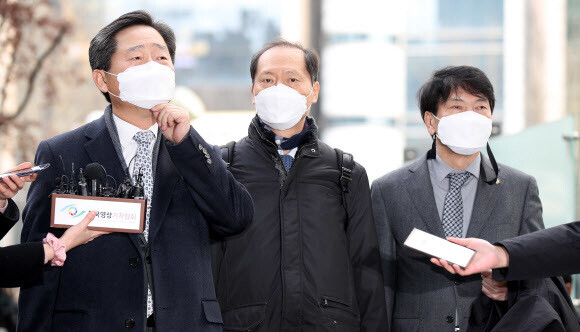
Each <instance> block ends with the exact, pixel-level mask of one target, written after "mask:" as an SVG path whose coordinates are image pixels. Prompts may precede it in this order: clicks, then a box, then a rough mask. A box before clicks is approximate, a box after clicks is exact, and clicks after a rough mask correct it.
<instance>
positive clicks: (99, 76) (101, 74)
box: [93, 69, 109, 93]
mask: <svg viewBox="0 0 580 332" xmlns="http://www.w3.org/2000/svg"><path fill="white" fill-rule="evenodd" d="M93 82H95V85H96V86H97V88H98V89H99V90H101V92H103V93H107V92H109V88H108V86H107V82H105V71H103V70H101V69H95V70H93Z"/></svg>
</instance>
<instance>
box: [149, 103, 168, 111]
mask: <svg viewBox="0 0 580 332" xmlns="http://www.w3.org/2000/svg"><path fill="white" fill-rule="evenodd" d="M168 105H170V104H169V103H163V104H159V105H155V106H153V108H151V111H152V112H159V111H161V110H162V109H164V108H165V107H166V106H168Z"/></svg>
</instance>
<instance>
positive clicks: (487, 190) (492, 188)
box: [466, 154, 501, 237]
mask: <svg viewBox="0 0 580 332" xmlns="http://www.w3.org/2000/svg"><path fill="white" fill-rule="evenodd" d="M493 177H494V172H493V168H492V167H491V164H490V162H489V159H487V157H485V156H484V155H483V154H482V155H481V167H480V175H479V181H478V182H477V192H476V193H475V202H474V204H473V211H472V213H471V220H470V221H469V228H468V229H467V235H466V237H478V236H479V234H480V233H481V231H482V230H483V227H484V226H485V225H486V223H487V220H488V219H489V217H490V216H491V213H492V212H493V209H494V208H495V206H496V201H497V199H498V197H499V196H500V195H499V193H500V190H501V184H500V183H494V184H487V183H486V182H485V181H487V179H488V178H493ZM498 180H499V177H498Z"/></svg>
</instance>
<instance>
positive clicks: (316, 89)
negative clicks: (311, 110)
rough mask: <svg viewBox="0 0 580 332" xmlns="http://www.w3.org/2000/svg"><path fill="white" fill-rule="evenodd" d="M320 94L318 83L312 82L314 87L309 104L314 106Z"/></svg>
mask: <svg viewBox="0 0 580 332" xmlns="http://www.w3.org/2000/svg"><path fill="white" fill-rule="evenodd" d="M319 92H320V84H319V83H318V82H314V85H313V86H312V96H311V97H310V98H311V102H312V103H313V104H316V102H317V101H318V93H319Z"/></svg>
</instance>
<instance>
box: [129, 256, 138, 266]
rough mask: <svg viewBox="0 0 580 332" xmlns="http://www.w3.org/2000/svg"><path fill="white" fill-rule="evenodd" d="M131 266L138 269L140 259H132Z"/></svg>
mask: <svg viewBox="0 0 580 332" xmlns="http://www.w3.org/2000/svg"><path fill="white" fill-rule="evenodd" d="M129 265H131V266H132V267H137V266H138V265H139V258H135V257H131V259H130V260H129Z"/></svg>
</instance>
